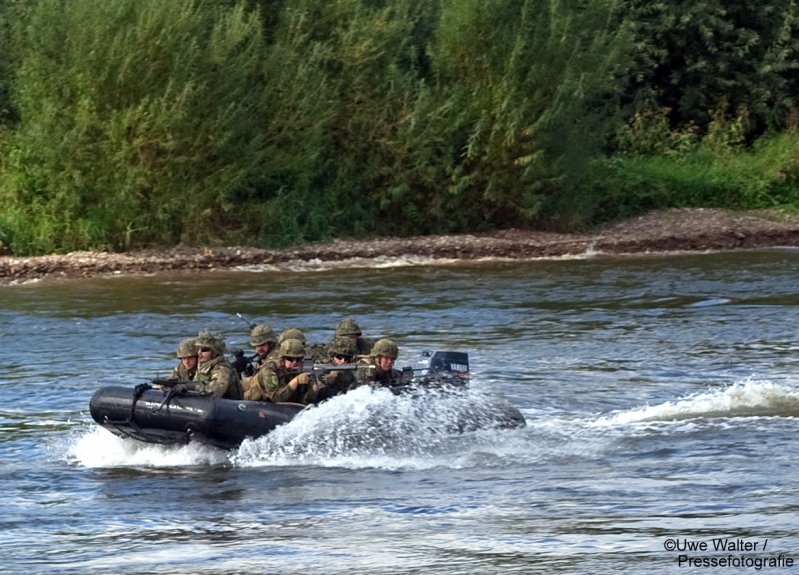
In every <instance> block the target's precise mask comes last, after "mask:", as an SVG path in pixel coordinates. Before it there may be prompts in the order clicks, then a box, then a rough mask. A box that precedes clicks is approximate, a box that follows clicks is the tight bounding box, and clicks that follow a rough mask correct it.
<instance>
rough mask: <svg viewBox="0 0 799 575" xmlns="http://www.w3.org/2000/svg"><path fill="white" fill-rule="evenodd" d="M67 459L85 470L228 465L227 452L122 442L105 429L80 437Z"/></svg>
mask: <svg viewBox="0 0 799 575" xmlns="http://www.w3.org/2000/svg"><path fill="white" fill-rule="evenodd" d="M64 458H65V459H66V460H67V461H68V462H70V463H73V464H77V465H81V466H83V467H102V468H105V467H185V466H191V465H220V464H225V463H228V457H227V452H225V451H222V450H220V449H215V448H213V447H209V446H206V445H203V444H200V443H190V444H188V445H180V446H177V445H155V444H150V443H142V442H140V441H135V440H133V439H123V438H121V437H117V436H116V435H113V434H112V433H111V432H110V431H108V430H106V429H103V428H102V427H94V428H92V430H91V431H89V432H87V433H85V434H83V435H81V436H79V437H78V438H77V439H76V440H75V441H74V442H71V443H70V444H69V445H68V446H67V447H66V449H65V453H64Z"/></svg>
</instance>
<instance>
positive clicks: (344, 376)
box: [315, 337, 357, 403]
mask: <svg viewBox="0 0 799 575" xmlns="http://www.w3.org/2000/svg"><path fill="white" fill-rule="evenodd" d="M355 351H356V350H355V342H354V341H352V340H351V339H350V338H348V337H336V338H333V341H331V342H330V343H329V344H328V346H327V352H328V355H329V356H330V358H331V359H330V361H331V363H333V364H335V365H348V364H351V363H352V360H353V358H354V357H355ZM320 379H321V380H322V381H321V384H322V386H321V388H320V389H319V391H318V392H317V394H316V401H315V403H320V402H322V401H324V400H326V399H330V398H331V397H333V396H334V395H340V394H342V393H346V392H347V391H348V390H350V389H352V388H353V387H356V386H357V381H356V379H355V372H354V371H335V370H334V371H329V372H328V373H326V374H324V375H323V376H322V377H321V378H320Z"/></svg>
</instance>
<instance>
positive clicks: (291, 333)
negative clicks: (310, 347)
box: [277, 327, 306, 346]
mask: <svg viewBox="0 0 799 575" xmlns="http://www.w3.org/2000/svg"><path fill="white" fill-rule="evenodd" d="M287 339H296V340H297V341H300V342H302V345H305V341H306V340H305V334H304V333H302V331H301V330H299V329H297V328H296V327H290V328H289V329H284V330H283V331H282V332H281V333H280V337H279V338H277V345H278V346H280V345H281V344H282V343H283V342H284V341H286V340H287Z"/></svg>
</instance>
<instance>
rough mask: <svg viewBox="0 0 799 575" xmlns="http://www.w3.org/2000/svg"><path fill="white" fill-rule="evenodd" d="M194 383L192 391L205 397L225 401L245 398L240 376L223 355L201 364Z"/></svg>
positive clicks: (193, 380) (193, 379)
mask: <svg viewBox="0 0 799 575" xmlns="http://www.w3.org/2000/svg"><path fill="white" fill-rule="evenodd" d="M192 382H194V385H193V387H192V389H193V390H194V391H198V392H200V393H202V394H203V395H213V396H215V397H224V398H225V399H242V398H243V397H244V391H243V390H242V388H241V381H240V380H239V375H238V374H237V373H236V370H235V369H233V368H232V367H231V366H230V364H229V363H228V361H227V360H226V359H225V357H224V356H222V355H218V356H216V357H215V358H213V359H211V360H209V361H206V362H205V363H200V364H199V365H198V366H197V373H195V374H194V377H193V378H192Z"/></svg>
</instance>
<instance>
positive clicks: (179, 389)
mask: <svg viewBox="0 0 799 575" xmlns="http://www.w3.org/2000/svg"><path fill="white" fill-rule="evenodd" d="M188 390H189V388H188V387H186V384H185V383H179V384H177V385H176V386H174V387H173V388H172V393H174V394H184V393H186V392H187V391H188Z"/></svg>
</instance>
